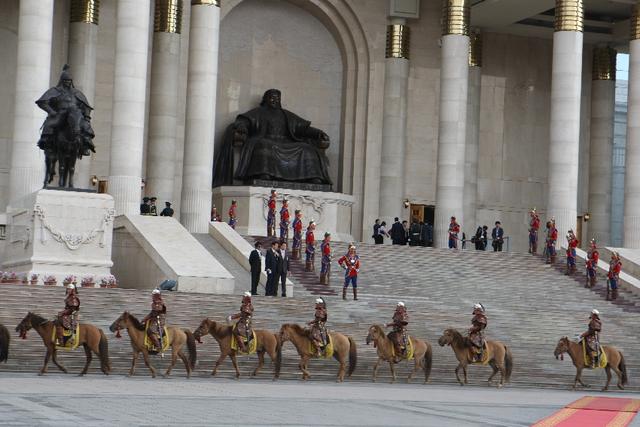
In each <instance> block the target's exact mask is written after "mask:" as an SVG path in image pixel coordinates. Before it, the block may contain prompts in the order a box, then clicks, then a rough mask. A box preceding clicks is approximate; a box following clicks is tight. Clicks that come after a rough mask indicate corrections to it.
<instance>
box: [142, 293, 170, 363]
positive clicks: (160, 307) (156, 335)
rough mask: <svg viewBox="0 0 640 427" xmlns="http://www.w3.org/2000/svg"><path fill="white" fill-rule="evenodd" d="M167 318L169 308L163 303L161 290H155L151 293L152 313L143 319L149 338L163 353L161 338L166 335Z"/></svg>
mask: <svg viewBox="0 0 640 427" xmlns="http://www.w3.org/2000/svg"><path fill="white" fill-rule="evenodd" d="M166 316H167V306H166V305H164V301H162V294H161V293H160V289H154V290H153V291H152V292H151V311H150V312H149V314H147V315H146V316H145V318H144V319H142V324H143V325H145V326H146V329H147V336H148V337H149V339H150V340H151V342H152V343H153V346H154V347H155V348H156V349H157V350H158V351H162V342H161V341H162V339H161V337H162V335H163V334H164V326H165V322H166Z"/></svg>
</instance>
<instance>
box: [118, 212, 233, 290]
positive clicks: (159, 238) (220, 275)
mask: <svg viewBox="0 0 640 427" xmlns="http://www.w3.org/2000/svg"><path fill="white" fill-rule="evenodd" d="M112 258H113V269H112V271H113V274H114V275H115V276H116V277H117V278H118V281H119V285H120V287H122V288H129V289H153V288H155V287H157V286H158V285H159V284H160V283H161V282H162V281H163V280H166V279H172V280H176V281H177V282H178V287H177V290H178V291H180V292H199V293H211V294H232V293H233V288H234V277H233V275H231V273H229V271H227V269H226V268H224V267H223V266H222V264H220V263H219V262H218V261H217V260H216V259H215V258H214V257H213V256H212V255H211V254H210V253H209V252H208V251H207V250H206V249H205V248H204V247H203V246H202V245H201V244H200V242H198V241H197V240H196V239H195V238H194V237H193V236H192V235H191V234H190V233H189V232H188V231H187V230H186V229H185V228H184V227H183V226H182V224H180V223H179V222H178V221H176V220H175V219H173V218H168V217H154V216H141V215H121V216H118V217H117V218H116V220H115V222H114V230H113V255H112Z"/></svg>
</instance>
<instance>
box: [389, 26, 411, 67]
mask: <svg viewBox="0 0 640 427" xmlns="http://www.w3.org/2000/svg"><path fill="white" fill-rule="evenodd" d="M410 42H411V28H409V26H408V25H405V24H391V25H387V49H386V51H385V57H386V58H403V59H409V47H410Z"/></svg>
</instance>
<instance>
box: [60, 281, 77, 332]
mask: <svg viewBox="0 0 640 427" xmlns="http://www.w3.org/2000/svg"><path fill="white" fill-rule="evenodd" d="M77 292H78V290H77V289H76V285H74V284H73V283H69V284H68V285H67V295H66V296H65V298H64V310H62V311H61V312H59V313H58V321H57V322H56V345H64V330H65V329H66V330H68V331H71V332H72V334H73V333H75V329H76V325H77V322H78V312H79V311H80V298H78V293H77Z"/></svg>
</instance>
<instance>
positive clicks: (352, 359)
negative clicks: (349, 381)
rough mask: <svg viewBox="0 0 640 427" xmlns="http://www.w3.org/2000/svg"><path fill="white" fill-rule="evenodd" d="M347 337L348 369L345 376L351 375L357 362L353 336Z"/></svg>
mask: <svg viewBox="0 0 640 427" xmlns="http://www.w3.org/2000/svg"><path fill="white" fill-rule="evenodd" d="M348 338H349V371H348V372H347V376H349V377H350V376H351V374H353V371H355V370H356V364H357V363H358V352H357V351H356V342H355V341H354V340H353V338H351V337H348Z"/></svg>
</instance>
